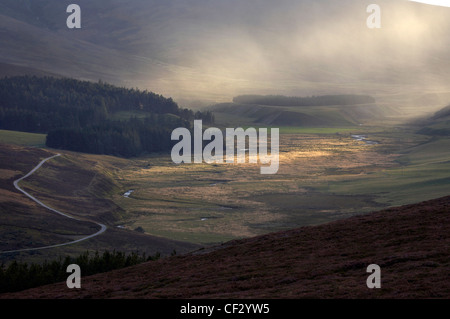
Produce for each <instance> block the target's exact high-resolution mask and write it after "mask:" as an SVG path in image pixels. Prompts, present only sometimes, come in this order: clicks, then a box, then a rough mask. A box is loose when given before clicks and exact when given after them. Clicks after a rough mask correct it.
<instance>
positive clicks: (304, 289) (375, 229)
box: [1, 197, 450, 299]
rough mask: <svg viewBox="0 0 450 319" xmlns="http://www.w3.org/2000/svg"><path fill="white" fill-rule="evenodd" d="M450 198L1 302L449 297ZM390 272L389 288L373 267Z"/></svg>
mask: <svg viewBox="0 0 450 319" xmlns="http://www.w3.org/2000/svg"><path fill="white" fill-rule="evenodd" d="M449 234H450V197H444V198H440V199H436V200H431V201H427V202H422V203H419V204H414V205H408V206H403V207H397V208H390V209H387V210H383V211H380V212H375V213H371V214H367V215H361V216H355V217H351V218H349V219H345V220H340V221H336V222H332V223H328V224H324V225H319V226H310V227H303V228H299V229H294V230H290V231H283V232H277V233H271V234H268V235H264V236H259V237H254V238H250V239H244V240H238V241H232V242H229V243H227V244H224V245H222V246H220V247H216V248H215V249H212V250H211V251H206V250H199V251H196V252H194V253H191V254H187V255H183V256H175V257H170V258H165V259H162V260H159V261H156V262H148V263H144V264H140V265H137V266H133V267H130V268H125V269H121V270H117V271H112V272H109V273H105V274H99V275H95V276H91V277H85V278H82V288H81V289H79V290H70V289H68V288H67V287H66V285H65V283H59V284H55V285H49V286H45V287H40V288H36V289H32V290H28V291H24V292H20V293H16V294H6V295H3V296H1V297H2V298H44V299H45V298H51V299H53V298H102V299H103V298H449V297H450V282H449V280H448V276H449V275H448V270H449V269H450V256H449V253H448V247H449V246H450V236H449ZM370 264H378V265H379V266H380V267H381V284H382V287H381V289H373V290H372V289H368V288H367V286H366V279H367V277H368V275H369V274H368V273H367V272H366V268H367V266H368V265H370Z"/></svg>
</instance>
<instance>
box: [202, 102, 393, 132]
mask: <svg viewBox="0 0 450 319" xmlns="http://www.w3.org/2000/svg"><path fill="white" fill-rule="evenodd" d="M318 98H320V96H319V97H318ZM298 99H301V98H298ZM255 102H257V101H255ZM271 103H276V102H275V101H274V102H270V101H268V102H267V103H265V104H257V103H254V104H253V103H239V101H237V102H233V103H220V104H216V105H213V106H211V107H209V108H208V110H210V111H212V112H214V113H215V114H216V118H219V119H220V118H221V117H222V118H227V117H228V118H229V117H233V118H239V121H242V122H244V121H247V124H249V123H255V124H260V125H261V124H264V125H272V126H297V127H298V126H301V127H339V126H340V127H345V126H358V125H359V124H361V123H365V122H373V121H377V120H378V121H380V120H381V119H386V118H388V117H391V116H398V115H399V112H398V110H396V109H395V108H394V107H389V106H386V105H378V104H377V103H376V102H375V103H374V102H372V103H364V104H357V103H354V104H349V105H320V103H319V104H318V105H289V106H286V105H284V106H283V105H277V104H272V105H271Z"/></svg>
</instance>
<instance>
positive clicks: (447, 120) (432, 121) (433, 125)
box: [416, 105, 450, 136]
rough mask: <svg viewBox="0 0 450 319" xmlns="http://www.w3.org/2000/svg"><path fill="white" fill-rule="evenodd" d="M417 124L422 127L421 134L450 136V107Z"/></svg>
mask: <svg viewBox="0 0 450 319" xmlns="http://www.w3.org/2000/svg"><path fill="white" fill-rule="evenodd" d="M416 124H418V125H420V126H422V128H421V129H420V130H419V131H418V132H419V133H420V134H426V135H434V136H450V105H448V106H446V107H444V108H443V109H441V110H439V111H437V112H436V113H435V114H434V115H433V116H431V117H429V118H426V119H422V120H420V121H418V122H417V123H416Z"/></svg>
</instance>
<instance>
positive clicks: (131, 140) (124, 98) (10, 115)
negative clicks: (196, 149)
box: [0, 76, 214, 157]
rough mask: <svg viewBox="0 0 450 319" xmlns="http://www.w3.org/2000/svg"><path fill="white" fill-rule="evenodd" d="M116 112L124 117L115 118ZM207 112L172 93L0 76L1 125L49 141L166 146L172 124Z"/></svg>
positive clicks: (123, 150)
mask: <svg viewBox="0 0 450 319" xmlns="http://www.w3.org/2000/svg"><path fill="white" fill-rule="evenodd" d="M119 112H125V113H126V114H128V116H127V115H125V116H124V118H121V119H117V116H115V115H116V114H117V113H119ZM194 119H202V120H203V122H204V123H205V124H213V123H214V116H213V114H212V113H211V112H210V111H206V112H201V111H197V112H193V111H192V110H189V109H183V108H180V107H179V106H178V104H177V103H176V102H175V101H173V100H172V99H171V98H165V97H163V96H161V95H158V94H155V93H152V92H148V91H140V90H138V89H128V88H120V87H116V86H113V85H110V84H107V83H103V82H101V81H99V82H98V83H94V82H88V81H79V80H75V79H57V78H52V77H36V76H19V77H12V78H4V79H1V80H0V129H5V130H16V131H23V132H31V133H44V134H47V146H49V147H53V148H59V149H67V150H72V151H79V152H87V153H94V154H108V155H116V156H124V157H130V156H137V155H140V154H142V153H146V152H160V151H167V150H169V149H170V148H171V147H172V142H171V140H170V133H171V131H172V130H173V129H174V128H176V127H186V128H189V129H191V128H192V122H193V120H194Z"/></svg>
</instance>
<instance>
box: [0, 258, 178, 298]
mask: <svg viewBox="0 0 450 319" xmlns="http://www.w3.org/2000/svg"><path fill="white" fill-rule="evenodd" d="M172 254H174V253H172ZM160 257H161V255H160V253H156V254H155V255H154V256H148V257H147V256H146V255H145V253H144V254H139V253H137V252H133V253H131V254H129V255H126V254H125V253H123V252H118V251H115V250H114V251H112V252H110V251H108V250H106V251H105V252H103V254H100V253H99V252H98V251H96V252H95V253H94V254H89V252H88V251H87V252H85V253H83V254H81V255H79V256H77V257H70V256H67V257H65V258H59V259H58V260H53V261H51V262H48V261H45V262H44V263H42V264H38V263H26V262H18V261H16V260H15V261H13V262H12V263H11V264H9V266H7V267H6V266H5V265H3V264H2V265H0V293H6V292H15V291H22V290H25V289H29V288H34V287H39V286H43V285H47V284H52V283H57V282H63V281H66V279H67V277H68V276H69V275H70V274H69V273H67V266H69V265H71V264H76V265H78V266H80V269H81V275H82V276H89V275H94V274H98V273H102V272H107V271H111V270H114V269H120V268H125V267H129V266H133V265H137V264H140V263H143V262H146V261H151V260H158V259H159V258H160Z"/></svg>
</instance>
